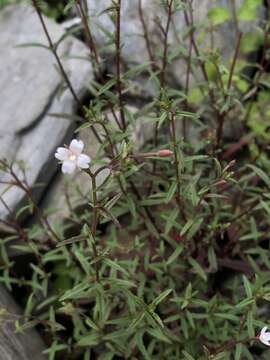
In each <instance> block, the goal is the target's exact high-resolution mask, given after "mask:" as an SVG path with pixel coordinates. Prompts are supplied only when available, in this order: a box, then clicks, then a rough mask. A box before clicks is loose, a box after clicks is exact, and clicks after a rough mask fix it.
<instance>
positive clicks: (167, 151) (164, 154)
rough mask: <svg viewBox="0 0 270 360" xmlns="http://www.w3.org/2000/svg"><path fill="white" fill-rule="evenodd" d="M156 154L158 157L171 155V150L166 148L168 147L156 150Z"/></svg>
mask: <svg viewBox="0 0 270 360" xmlns="http://www.w3.org/2000/svg"><path fill="white" fill-rule="evenodd" d="M158 156H160V157H169V156H173V151H171V150H168V149H164V150H159V151H158Z"/></svg>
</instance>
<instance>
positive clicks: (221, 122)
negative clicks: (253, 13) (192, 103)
mask: <svg viewBox="0 0 270 360" xmlns="http://www.w3.org/2000/svg"><path fill="white" fill-rule="evenodd" d="M242 35H243V33H241V32H240V33H239V34H238V38H237V43H236V47H235V51H234V56H233V61H232V65H231V68H230V73H229V79H228V84H227V93H226V96H225V102H226V101H227V99H228V97H229V91H230V89H231V86H232V79H233V74H234V70H235V65H236V61H237V59H238V55H239V52H240V44H241V39H242ZM227 112H228V110H226V111H225V112H224V113H222V114H220V118H219V123H218V129H217V138H216V145H217V148H218V147H219V146H220V143H221V140H222V136H223V128H224V121H225V115H226V113H227Z"/></svg>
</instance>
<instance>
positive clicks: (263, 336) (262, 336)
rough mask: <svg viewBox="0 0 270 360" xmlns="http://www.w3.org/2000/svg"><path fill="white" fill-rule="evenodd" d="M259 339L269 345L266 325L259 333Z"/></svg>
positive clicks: (269, 334) (269, 335) (269, 336)
mask: <svg viewBox="0 0 270 360" xmlns="http://www.w3.org/2000/svg"><path fill="white" fill-rule="evenodd" d="M259 340H260V342H262V343H263V344H264V345H267V346H270V332H269V331H268V332H267V326H265V327H264V328H263V329H262V330H261V333H260V335H259Z"/></svg>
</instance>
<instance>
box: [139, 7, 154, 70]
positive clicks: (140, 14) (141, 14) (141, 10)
mask: <svg viewBox="0 0 270 360" xmlns="http://www.w3.org/2000/svg"><path fill="white" fill-rule="evenodd" d="M138 10H139V17H140V21H141V23H142V27H143V36H144V39H145V44H146V49H147V52H148V56H149V59H150V61H151V68H152V70H153V71H154V70H155V64H156V62H155V58H154V55H153V52H152V49H151V42H150V38H149V33H148V30H147V26H146V22H145V20H144V16H143V9H142V0H139V4H138Z"/></svg>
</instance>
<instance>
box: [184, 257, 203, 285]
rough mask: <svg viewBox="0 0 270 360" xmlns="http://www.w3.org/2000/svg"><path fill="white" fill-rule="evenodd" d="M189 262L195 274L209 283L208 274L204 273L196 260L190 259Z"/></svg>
mask: <svg viewBox="0 0 270 360" xmlns="http://www.w3.org/2000/svg"><path fill="white" fill-rule="evenodd" d="M188 262H189V263H190V265H191V266H192V267H193V269H194V270H195V272H196V273H197V274H198V275H199V276H200V277H201V278H202V279H203V280H204V281H207V276H206V273H205V272H204V270H203V268H202V267H201V265H200V264H199V263H198V262H197V261H196V260H194V259H193V258H192V257H190V258H189V259H188Z"/></svg>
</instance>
